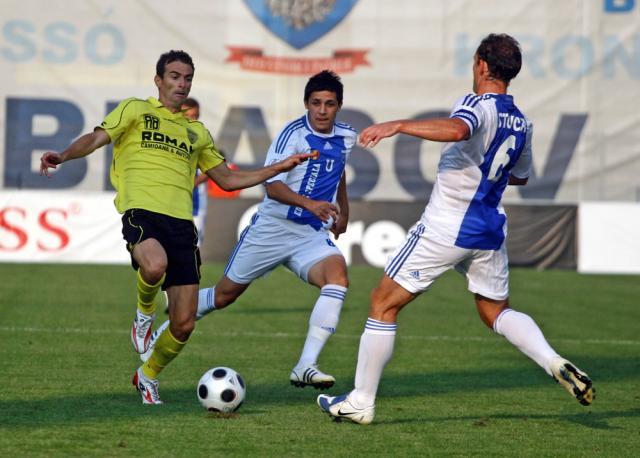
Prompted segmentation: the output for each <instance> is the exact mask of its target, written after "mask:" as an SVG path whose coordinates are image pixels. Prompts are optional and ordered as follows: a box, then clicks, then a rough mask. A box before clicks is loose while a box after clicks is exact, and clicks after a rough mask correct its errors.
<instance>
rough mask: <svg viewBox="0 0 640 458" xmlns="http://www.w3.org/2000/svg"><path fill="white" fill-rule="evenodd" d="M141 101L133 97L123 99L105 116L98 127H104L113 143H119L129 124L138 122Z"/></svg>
mask: <svg viewBox="0 0 640 458" xmlns="http://www.w3.org/2000/svg"><path fill="white" fill-rule="evenodd" d="M139 101H140V100H139V99H136V98H133V97H132V98H128V99H125V100H123V101H122V102H120V103H119V104H118V106H117V107H115V108H114V109H113V111H112V112H111V113H109V114H108V115H107V116H106V117H105V118H104V121H102V124H100V125H99V126H97V127H96V129H97V128H101V129H103V130H104V131H105V132H106V133H107V135H109V138H110V139H111V143H114V144H115V143H117V142H118V140H119V139H120V137H121V136H122V134H123V133H124V132H125V131H126V130H127V129H128V127H129V125H130V124H131V123H132V122H136V119H137V115H136V114H137V106H138V102H139Z"/></svg>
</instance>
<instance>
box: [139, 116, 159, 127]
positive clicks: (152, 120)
mask: <svg viewBox="0 0 640 458" xmlns="http://www.w3.org/2000/svg"><path fill="white" fill-rule="evenodd" d="M143 119H144V128H145V129H147V130H158V128H159V127H160V119H158V117H157V116H154V115H150V114H146V115H144V117H143Z"/></svg>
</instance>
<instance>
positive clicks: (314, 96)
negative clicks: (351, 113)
mask: <svg viewBox="0 0 640 458" xmlns="http://www.w3.org/2000/svg"><path fill="white" fill-rule="evenodd" d="M304 106H305V108H306V109H307V110H308V111H309V122H310V123H311V127H312V128H313V130H315V131H316V132H320V133H322V134H328V133H330V132H331V131H332V130H333V123H334V122H335V120H336V116H337V114H338V111H340V104H339V103H338V98H337V96H336V93H335V92H332V91H316V92H312V93H311V94H310V95H309V100H307V101H306V102H305V103H304Z"/></svg>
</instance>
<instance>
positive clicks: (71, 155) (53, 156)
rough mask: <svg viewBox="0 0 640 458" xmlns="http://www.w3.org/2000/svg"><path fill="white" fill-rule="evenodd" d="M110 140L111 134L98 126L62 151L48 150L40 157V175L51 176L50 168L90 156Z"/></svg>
mask: <svg viewBox="0 0 640 458" xmlns="http://www.w3.org/2000/svg"><path fill="white" fill-rule="evenodd" d="M110 141H111V138H109V135H108V134H107V133H106V132H105V131H104V130H103V129H100V128H98V129H96V130H94V131H93V132H91V133H88V134H85V135H83V136H82V137H80V138H78V139H77V140H76V141H74V142H73V143H72V144H71V145H69V147H68V148H67V149H66V150H64V151H63V152H62V153H55V152H53V151H47V152H46V153H44V154H43V155H42V157H41V158H40V175H46V176H50V175H49V169H50V168H51V169H56V168H58V165H60V164H62V163H63V162H67V161H70V160H72V159H78V158H81V157H85V156H88V155H89V154H91V153H93V152H94V151H95V150H97V149H98V148H100V147H102V146H104V145H106V144H108V143H109V142H110Z"/></svg>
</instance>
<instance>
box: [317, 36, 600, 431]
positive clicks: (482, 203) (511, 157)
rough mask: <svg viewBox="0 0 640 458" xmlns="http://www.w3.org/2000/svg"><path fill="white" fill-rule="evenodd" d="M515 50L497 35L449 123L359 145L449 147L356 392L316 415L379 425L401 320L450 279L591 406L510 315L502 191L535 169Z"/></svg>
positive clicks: (322, 401) (560, 361) (531, 329)
mask: <svg viewBox="0 0 640 458" xmlns="http://www.w3.org/2000/svg"><path fill="white" fill-rule="evenodd" d="M521 63H522V59H521V53H520V48H519V45H518V42H517V41H516V40H515V39H513V38H512V37H510V36H508V35H504V34H502V35H496V34H491V35H489V36H487V37H486V38H485V39H484V40H483V41H482V42H481V43H480V46H479V47H478V49H477V51H476V54H475V56H474V62H473V93H472V94H468V95H465V96H463V97H461V98H460V99H459V100H458V101H457V103H456V104H455V106H454V108H453V111H452V112H451V115H450V117H449V118H441V119H430V120H418V121H406V120H400V121H390V122H386V123H382V124H377V125H373V126H371V127H368V128H367V129H365V130H364V131H362V133H361V135H360V143H361V144H362V145H363V146H365V147H372V146H375V145H376V144H377V143H378V142H379V141H380V140H381V139H383V138H387V137H391V136H393V135H396V134H398V133H404V134H408V135H413V136H416V137H419V138H423V139H425V140H431V141H440V142H445V145H444V146H443V148H442V152H441V157H440V162H439V165H438V174H437V178H436V183H435V186H434V188H433V191H432V194H431V198H430V200H429V203H428V205H427V207H426V209H425V211H424V213H423V214H422V216H421V218H420V220H419V221H418V222H417V223H416V224H415V225H414V226H413V227H412V228H411V229H410V231H409V233H408V235H407V238H406V240H405V242H404V243H403V244H402V245H401V246H400V247H399V248H398V249H397V250H396V251H395V253H394V255H393V256H392V257H391V258H390V260H389V261H388V263H387V265H386V267H385V273H384V276H383V278H382V280H381V281H380V283H379V285H378V287H377V288H376V289H375V290H374V291H373V294H372V298H371V301H372V302H371V307H370V310H369V318H368V320H367V322H366V324H365V329H364V333H363V334H362V337H361V339H360V350H359V353H358V363H357V368H356V375H355V388H354V389H353V391H351V392H350V393H348V394H345V395H341V396H335V397H333V396H328V395H324V394H323V395H320V396H319V397H318V405H319V406H320V408H321V409H322V410H323V411H324V412H326V413H328V414H329V415H330V416H332V417H334V418H345V419H347V420H350V421H353V422H355V423H360V424H368V423H371V421H373V418H374V415H375V398H376V393H377V389H378V384H379V382H380V378H381V377H382V371H383V369H384V367H385V365H386V364H387V362H388V361H389V360H390V359H391V355H392V353H393V347H394V342H395V335H396V328H397V324H396V321H397V316H398V313H399V312H400V310H401V309H402V308H403V307H404V306H405V305H407V304H408V303H409V302H411V301H412V300H413V299H415V298H416V297H417V296H418V295H419V294H420V293H422V292H424V291H426V290H427V289H429V287H430V286H431V285H432V283H433V282H434V281H435V280H436V279H437V278H438V277H439V276H440V275H442V274H443V273H444V272H445V271H447V270H449V269H452V268H454V269H456V270H457V271H458V272H460V273H461V274H463V275H465V276H466V278H467V282H468V289H469V291H471V292H472V293H473V294H474V296H475V303H476V307H477V309H478V312H479V314H480V318H481V319H482V321H483V322H484V323H485V324H486V325H487V326H488V327H490V328H492V329H493V330H494V331H495V332H497V333H498V334H501V335H503V336H504V337H506V339H507V340H508V341H509V342H511V343H512V344H513V345H515V346H516V347H517V348H518V349H519V350H520V351H522V352H523V353H524V354H526V355H527V356H528V357H530V358H531V359H533V360H534V361H535V362H536V363H537V364H539V365H540V366H541V367H542V368H543V369H544V370H545V371H546V372H547V373H548V374H549V375H550V376H552V377H553V378H554V379H555V380H556V381H558V382H559V383H560V384H562V386H563V387H564V388H566V389H567V391H568V392H569V393H570V394H571V395H572V396H573V397H575V398H576V399H577V400H578V401H579V402H580V403H581V404H583V405H589V404H591V402H592V400H593V397H594V390H593V388H592V383H591V380H590V379H589V377H588V376H587V375H586V374H585V373H584V372H582V371H580V370H579V369H577V368H576V367H575V365H573V364H571V363H570V362H569V361H567V360H566V359H564V358H562V357H561V356H559V355H558V354H557V353H556V352H555V350H553V348H551V346H549V344H548V343H547V341H546V339H545V338H544V336H543V334H542V332H541V331H540V329H539V328H538V326H537V325H536V323H535V322H534V321H533V319H531V318H530V317H529V316H528V315H526V314H524V313H521V312H518V311H515V310H514V309H512V308H510V307H509V270H508V259H507V252H506V247H505V243H504V241H505V235H506V215H505V213H504V210H503V208H502V205H501V199H502V194H503V192H504V190H505V187H506V186H507V185H508V184H510V185H525V184H526V183H527V179H528V177H529V170H530V168H531V135H532V125H531V123H530V122H529V120H528V119H527V118H526V117H525V116H524V115H523V114H522V112H521V111H520V110H519V109H518V107H517V106H516V105H515V104H514V101H513V97H512V96H510V95H507V87H508V85H509V82H510V81H511V79H513V78H514V77H515V76H516V75H517V74H518V72H519V71H520V67H521Z"/></svg>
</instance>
